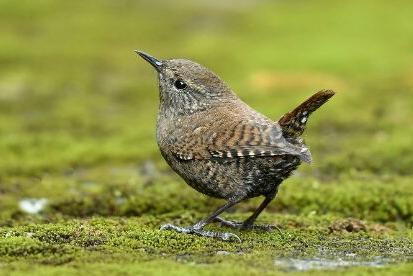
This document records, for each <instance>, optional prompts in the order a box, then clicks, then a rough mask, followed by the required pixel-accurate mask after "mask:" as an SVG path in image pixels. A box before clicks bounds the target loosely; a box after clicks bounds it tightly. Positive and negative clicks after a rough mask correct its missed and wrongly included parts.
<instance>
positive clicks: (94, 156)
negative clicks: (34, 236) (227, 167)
mask: <svg viewBox="0 0 413 276" xmlns="http://www.w3.org/2000/svg"><path fill="white" fill-rule="evenodd" d="M412 11H413V2H411V1H407V0H406V1H401V0H396V1H392V2H389V1H353V0H352V1H299V0H297V1H268V0H267V1H265V0H262V1H246V0H239V1H233V0H231V1H217V0H209V1H202V0H197V1H183V0H181V1H155V0H152V1H145V0H142V1H56V0H38V1H27V0H26V1H11V0H10V1H9V0H0V226H4V227H6V226H7V227H12V228H11V229H13V227H20V226H21V225H27V224H28V223H31V222H36V223H56V221H60V220H63V221H64V222H65V223H70V222H71V221H72V220H76V219H78V218H89V217H91V216H93V217H96V216H97V217H100V216H103V217H107V216H115V217H118V216H121V217H129V216H142V215H143V217H144V216H145V215H148V214H149V215H155V216H158V217H159V216H162V215H166V216H168V214H171V213H174V214H175V213H176V214H177V215H179V214H180V213H182V212H184V211H185V210H187V211H188V210H193V213H191V212H190V213H189V215H188V216H189V217H190V218H189V219H188V222H187V223H189V222H195V221H196V219H197V218H200V217H202V216H204V215H205V214H206V213H208V212H210V211H212V210H211V208H212V207H211V206H218V205H219V204H221V203H222V202H220V201H217V200H213V199H208V198H206V197H204V196H202V195H200V194H198V193H196V192H195V191H193V190H192V189H191V188H189V187H187V186H186V184H185V183H184V182H183V181H182V180H181V179H179V178H178V177H177V176H175V175H174V174H173V173H172V172H171V170H170V169H169V168H168V167H167V166H166V165H165V163H164V161H163V160H162V159H161V156H160V154H159V153H158V149H157V146H156V141H155V120H156V113H157V106H158V91H157V78H156V74H155V72H154V71H153V69H152V68H150V67H149V66H148V64H146V63H145V62H144V61H143V60H141V59H139V58H138V57H136V55H135V53H134V52H133V50H135V49H140V50H143V51H146V52H148V53H150V54H153V55H154V56H156V57H158V58H160V59H169V58H187V59H191V60H194V61H197V62H199V63H201V64H203V65H205V66H207V67H208V68H210V69H212V70H213V71H214V72H216V73H217V74H218V75H219V76H221V77H222V78H223V79H224V80H225V81H226V82H227V83H228V84H229V85H230V86H231V87H232V88H233V89H234V91H236V93H237V94H238V95H239V96H240V97H241V98H242V99H243V100H244V101H246V102H247V103H248V104H249V105H251V106H252V107H254V108H255V109H257V110H258V111H260V112H261V113H263V114H265V115H267V116H269V117H271V118H274V119H277V118H279V117H280V116H281V115H282V114H284V113H285V112H287V111H289V110H291V109H292V108H294V107H295V106H296V105H297V104H299V103H300V102H301V101H303V100H304V99H306V98H307V97H309V96H310V95H311V94H312V93H314V92H316V91H317V90H320V89H324V88H326V89H332V90H334V91H336V92H337V94H336V96H335V97H334V98H333V99H332V100H331V101H330V102H329V103H328V104H327V105H326V106H323V107H322V108H321V109H320V110H319V111H317V112H316V113H315V114H314V115H313V117H312V118H311V120H310V123H309V126H308V128H307V131H306V133H305V139H306V142H307V143H308V145H309V146H310V148H311V150H312V153H313V159H314V163H313V164H312V165H311V166H307V165H303V166H302V167H301V168H300V169H299V170H298V172H297V174H296V175H295V176H294V177H293V178H291V179H290V180H287V181H286V182H285V183H284V185H283V186H282V188H281V191H280V194H279V197H278V198H277V199H276V200H275V201H274V203H272V204H271V206H270V208H269V210H268V216H269V217H268V218H269V220H272V217H271V216H270V213H273V214H275V215H276V214H278V213H286V214H294V215H297V216H298V218H297V219H300V216H308V215H314V214H317V215H327V216H329V215H333V216H337V217H348V216H351V217H356V218H360V219H366V220H370V221H373V222H378V223H384V224H386V223H398V225H403V227H410V228H411V225H412V223H413V189H412V184H411V183H412V180H413V176H412V168H413V142H412V137H413V122H412V118H413V24H412V16H411V15H412ZM27 198H33V199H46V200H47V205H46V208H45V209H44V210H41V212H40V213H39V214H37V215H36V216H34V217H33V215H30V214H27V212H25V211H24V208H23V209H22V207H21V206H20V207H19V203H20V204H21V201H22V200H24V199H27ZM257 203H258V201H256V200H252V201H250V202H249V203H247V204H241V205H240V207H238V209H236V210H237V212H236V213H235V214H240V216H243V215H244V213H245V216H246V215H247V213H246V212H247V211H250V210H252V209H253V208H254V207H255V205H256V204H257ZM148 220H149V219H148ZM144 221H145V220H144ZM184 221H185V220H184ZM158 222H159V223H161V222H165V221H163V220H161V221H158ZM138 224H139V223H138ZM143 224H144V223H143ZM151 227H152V228H150V229H156V228H157V224H153V225H152V226H151ZM7 231H9V230H7ZM16 231H17V230H16ZM21 231H23V230H21ZM148 231H149V230H148ZM17 232H18V231H17ZM410 235H411V234H410ZM255 239H259V237H258V238H257V237H256V238H255ZM13 246H15V245H13ZM1 248H2V247H1V243H0V253H1V252H2V251H1ZM4 252H9V251H7V250H6V251H4ZM3 255H7V256H8V255H10V254H9V253H7V254H6V253H4V254H3ZM17 255H18V254H17ZM29 255H30V254H29ZM13 260H14V259H13Z"/></svg>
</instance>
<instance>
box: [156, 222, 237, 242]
mask: <svg viewBox="0 0 413 276" xmlns="http://www.w3.org/2000/svg"><path fill="white" fill-rule="evenodd" d="M160 229H161V230H173V231H176V232H179V233H184V234H195V235H199V236H203V237H209V238H217V239H221V240H223V241H231V240H236V241H238V242H241V239H240V238H239V237H238V236H237V235H235V234H233V233H229V232H212V231H207V230H203V229H202V228H198V227H194V226H189V227H180V226H176V225H173V224H170V223H167V224H164V225H162V226H161V228H160Z"/></svg>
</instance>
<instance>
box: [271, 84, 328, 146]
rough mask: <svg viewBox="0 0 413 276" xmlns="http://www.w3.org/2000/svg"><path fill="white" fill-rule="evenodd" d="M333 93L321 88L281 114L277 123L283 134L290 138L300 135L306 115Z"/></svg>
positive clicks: (303, 128) (306, 118) (305, 121)
mask: <svg viewBox="0 0 413 276" xmlns="http://www.w3.org/2000/svg"><path fill="white" fill-rule="evenodd" d="M333 95H334V92H333V91H331V90H321V91H319V92H317V93H315V94H314V95H313V96H311V97H310V98H309V99H307V100H306V101H305V102H303V103H302V104H300V105H299V106H298V107H296V108H295V109H294V110H293V111H291V112H288V113H286V114H285V115H284V116H282V117H281V118H280V119H279V120H278V123H279V124H280V126H281V129H282V131H283V134H284V136H285V137H291V138H295V137H299V136H301V134H303V132H304V130H305V125H306V123H307V120H308V116H310V114H311V113H312V112H313V111H315V110H316V109H317V108H319V107H320V106H322V105H323V104H324V103H325V102H327V101H328V99H330V98H331V97H332V96H333Z"/></svg>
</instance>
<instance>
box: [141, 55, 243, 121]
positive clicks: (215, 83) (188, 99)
mask: <svg viewBox="0 0 413 276" xmlns="http://www.w3.org/2000/svg"><path fill="white" fill-rule="evenodd" d="M136 52H137V53H138V54H139V55H140V56H141V57H142V58H143V59H145V60H146V61H147V62H149V63H150V64H151V65H152V66H153V67H154V68H155V69H156V71H157V72H158V75H159V92H160V101H161V108H166V109H168V110H169V109H172V110H173V111H175V112H177V113H179V114H193V113H195V112H199V111H203V110H206V109H209V108H211V107H213V106H214V105H217V104H225V102H226V101H230V100H233V99H235V98H236V95H235V94H234V93H233V92H232V91H231V89H229V88H228V86H227V85H226V84H225V83H224V82H223V81H222V80H221V79H220V78H219V77H218V76H217V75H215V74H214V73H213V72H211V71H210V70H208V69H207V68H205V67H203V66H202V65H200V64H198V63H196V62H193V61H190V60H186V59H170V60H158V59H156V58H154V57H153V56H150V55H148V54H146V53H144V52H141V51H136ZM170 111H171V110H170Z"/></svg>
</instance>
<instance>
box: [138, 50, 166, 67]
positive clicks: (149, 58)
mask: <svg viewBox="0 0 413 276" xmlns="http://www.w3.org/2000/svg"><path fill="white" fill-rule="evenodd" d="M135 53H137V54H138V55H140V56H141V57H142V58H143V59H144V60H146V61H147V62H149V63H150V64H151V65H152V66H153V67H155V69H156V71H158V72H160V71H161V66H162V61H159V60H157V59H156V58H154V57H153V56H151V55H148V54H147V53H145V52H142V51H138V50H135Z"/></svg>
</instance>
